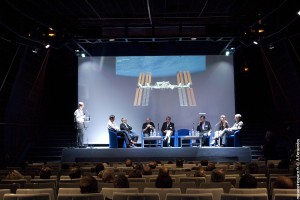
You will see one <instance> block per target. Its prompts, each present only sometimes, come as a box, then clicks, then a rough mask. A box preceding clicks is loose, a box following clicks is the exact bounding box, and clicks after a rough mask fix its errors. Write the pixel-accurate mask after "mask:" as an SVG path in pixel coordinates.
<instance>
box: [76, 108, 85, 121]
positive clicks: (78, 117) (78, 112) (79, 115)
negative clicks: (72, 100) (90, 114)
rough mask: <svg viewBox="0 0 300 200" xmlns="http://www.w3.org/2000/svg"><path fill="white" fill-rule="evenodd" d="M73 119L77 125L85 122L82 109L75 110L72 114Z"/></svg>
mask: <svg viewBox="0 0 300 200" xmlns="http://www.w3.org/2000/svg"><path fill="white" fill-rule="evenodd" d="M74 115H75V118H76V122H78V123H83V122H84V120H85V114H84V113H83V110H82V109H77V110H75V112H74Z"/></svg>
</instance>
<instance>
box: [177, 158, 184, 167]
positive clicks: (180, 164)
mask: <svg viewBox="0 0 300 200" xmlns="http://www.w3.org/2000/svg"><path fill="white" fill-rule="evenodd" d="M183 162H184V160H182V159H177V160H176V167H178V168H183Z"/></svg>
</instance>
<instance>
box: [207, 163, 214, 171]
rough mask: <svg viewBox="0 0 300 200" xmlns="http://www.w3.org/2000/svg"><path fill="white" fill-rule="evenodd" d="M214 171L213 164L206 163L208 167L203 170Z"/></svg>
mask: <svg viewBox="0 0 300 200" xmlns="http://www.w3.org/2000/svg"><path fill="white" fill-rule="evenodd" d="M214 169H216V166H215V163H208V165H207V166H206V168H205V171H212V170H214Z"/></svg>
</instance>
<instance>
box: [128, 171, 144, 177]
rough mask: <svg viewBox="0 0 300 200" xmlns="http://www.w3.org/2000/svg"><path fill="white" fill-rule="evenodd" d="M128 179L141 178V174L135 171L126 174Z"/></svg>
mask: <svg viewBox="0 0 300 200" xmlns="http://www.w3.org/2000/svg"><path fill="white" fill-rule="evenodd" d="M128 178H142V172H141V171H140V170H137V169H135V170H133V171H131V172H130V173H129V174H128Z"/></svg>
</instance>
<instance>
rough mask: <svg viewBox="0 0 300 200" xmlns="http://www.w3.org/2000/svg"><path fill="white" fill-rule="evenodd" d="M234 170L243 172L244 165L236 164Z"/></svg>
mask: <svg viewBox="0 0 300 200" xmlns="http://www.w3.org/2000/svg"><path fill="white" fill-rule="evenodd" d="M234 170H243V165H242V164H241V163H240V162H236V163H234Z"/></svg>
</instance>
